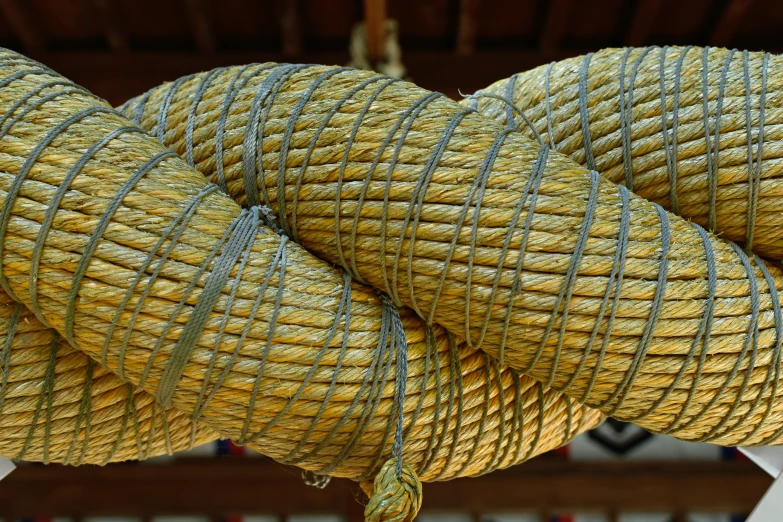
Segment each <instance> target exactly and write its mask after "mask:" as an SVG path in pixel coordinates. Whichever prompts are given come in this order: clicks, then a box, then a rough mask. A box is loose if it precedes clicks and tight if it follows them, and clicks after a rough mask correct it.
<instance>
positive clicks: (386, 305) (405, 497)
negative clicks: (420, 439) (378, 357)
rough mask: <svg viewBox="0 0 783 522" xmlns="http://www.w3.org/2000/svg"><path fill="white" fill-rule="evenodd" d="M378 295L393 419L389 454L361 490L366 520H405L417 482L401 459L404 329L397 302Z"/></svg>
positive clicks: (416, 504)
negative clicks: (391, 376)
mask: <svg viewBox="0 0 783 522" xmlns="http://www.w3.org/2000/svg"><path fill="white" fill-rule="evenodd" d="M378 295H379V296H380V298H381V303H382V305H383V307H382V321H381V328H382V329H383V330H384V331H388V332H389V333H390V334H391V335H389V343H388V348H389V349H390V350H393V351H394V355H395V360H396V370H397V373H396V375H395V381H394V409H395V413H396V415H397V422H396V426H395V430H394V444H393V446H392V456H391V458H390V459H389V460H387V461H386V462H385V463H384V464H383V466H382V467H381V470H380V471H379V472H378V474H377V475H376V476H375V480H374V481H373V483H372V484H370V483H369V482H362V483H361V484H360V486H361V488H362V490H364V492H365V493H366V494H367V496H368V497H369V499H370V500H369V502H367V506H366V507H365V508H364V519H365V521H367V522H409V521H412V520H413V519H414V518H416V514H417V513H418V512H419V508H420V507H421V481H420V480H419V476H418V475H417V474H416V471H415V470H414V469H413V468H411V467H410V466H408V465H407V464H405V463H404V462H403V461H402V445H403V439H404V435H403V430H402V424H403V420H404V416H403V413H404V412H403V410H404V406H405V383H406V381H407V380H408V342H407V340H406V339H405V328H404V327H403V325H402V321H401V320H400V314H399V313H398V312H397V305H396V304H395V303H394V302H393V301H392V300H391V298H390V297H389V296H388V295H386V294H384V293H383V292H378Z"/></svg>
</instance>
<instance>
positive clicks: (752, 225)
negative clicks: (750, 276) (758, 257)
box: [742, 51, 769, 253]
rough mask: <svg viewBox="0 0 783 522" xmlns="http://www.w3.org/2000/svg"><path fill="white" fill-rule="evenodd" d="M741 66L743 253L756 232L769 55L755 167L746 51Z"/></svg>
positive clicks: (764, 66) (763, 80)
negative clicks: (744, 190)
mask: <svg viewBox="0 0 783 522" xmlns="http://www.w3.org/2000/svg"><path fill="white" fill-rule="evenodd" d="M742 64H743V71H744V76H745V124H746V133H747V135H748V185H749V187H748V212H747V218H746V225H745V227H746V228H745V252H746V253H750V252H751V251H752V250H753V235H754V232H755V230H756V212H757V210H758V200H759V185H760V184H761V161H762V159H763V157H764V117H765V115H766V114H765V111H766V108H767V107H766V106H767V75H768V70H769V53H764V61H763V63H762V66H761V93H760V94H759V129H758V134H757V136H756V144H757V145H756V147H757V148H756V165H755V168H754V166H753V132H752V121H751V120H752V118H751V112H750V95H751V89H750V72H749V70H748V69H749V64H748V51H745V52H744V53H743V54H742Z"/></svg>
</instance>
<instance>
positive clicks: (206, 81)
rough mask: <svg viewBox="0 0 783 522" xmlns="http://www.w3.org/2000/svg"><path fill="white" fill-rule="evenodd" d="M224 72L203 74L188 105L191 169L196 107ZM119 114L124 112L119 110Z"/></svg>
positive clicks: (187, 156)
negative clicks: (214, 80) (214, 81)
mask: <svg viewBox="0 0 783 522" xmlns="http://www.w3.org/2000/svg"><path fill="white" fill-rule="evenodd" d="M226 70H228V67H218V68H215V69H212V70H211V71H209V72H208V73H207V74H205V75H204V77H203V78H202V79H201V81H200V82H199V84H198V88H197V89H196V93H195V94H194V95H193V100H192V101H191V103H190V110H189V111H188V120H187V123H185V161H186V162H187V164H188V165H190V166H191V167H193V168H196V162H195V161H194V159H193V132H195V129H196V111H197V109H198V105H199V103H201V98H203V97H204V93H205V92H206V91H207V88H209V86H210V85H211V84H212V80H213V79H214V78H215V77H216V76H218V75H219V74H222V73H223V72H225V71H226ZM120 112H125V111H124V110H122V109H120Z"/></svg>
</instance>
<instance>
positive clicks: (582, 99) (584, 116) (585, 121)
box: [579, 53, 623, 170]
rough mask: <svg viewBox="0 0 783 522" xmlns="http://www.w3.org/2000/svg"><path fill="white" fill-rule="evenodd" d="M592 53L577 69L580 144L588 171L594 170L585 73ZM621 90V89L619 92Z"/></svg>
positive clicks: (588, 54)
mask: <svg viewBox="0 0 783 522" xmlns="http://www.w3.org/2000/svg"><path fill="white" fill-rule="evenodd" d="M593 54H594V53H587V54H586V55H585V57H584V59H583V60H582V64H581V65H580V67H579V116H580V119H581V123H582V142H583V143H584V149H585V161H586V164H587V168H588V169H589V170H595V156H593V140H592V137H591V136H590V116H589V114H588V112H587V71H588V69H589V68H590V59H591V58H592V57H593ZM622 91H623V89H621V92H622Z"/></svg>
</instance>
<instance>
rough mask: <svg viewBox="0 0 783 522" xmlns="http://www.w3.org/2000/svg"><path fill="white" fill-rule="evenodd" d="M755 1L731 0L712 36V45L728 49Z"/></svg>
mask: <svg viewBox="0 0 783 522" xmlns="http://www.w3.org/2000/svg"><path fill="white" fill-rule="evenodd" d="M753 2H754V0H731V1H730V2H729V4H728V5H727V6H726V8H725V9H724V10H723V13H722V14H721V16H720V18H719V19H718V23H717V24H715V29H713V31H712V35H710V45H715V46H720V47H728V46H730V45H731V43H732V40H733V38H734V35H735V34H736V32H737V29H739V27H740V24H741V23H742V20H743V18H745V14H746V13H747V12H748V10H749V9H750V7H751V6H752V5H753Z"/></svg>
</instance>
